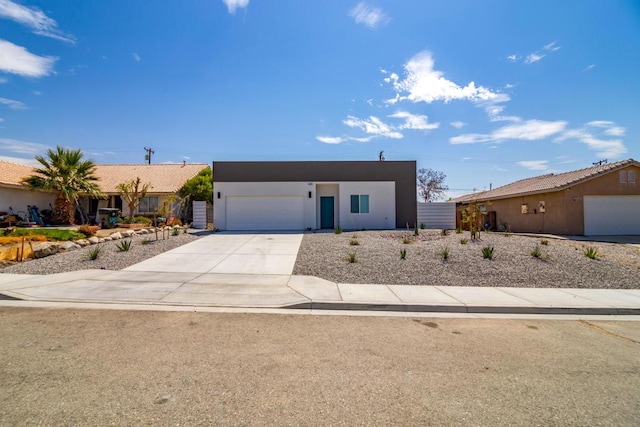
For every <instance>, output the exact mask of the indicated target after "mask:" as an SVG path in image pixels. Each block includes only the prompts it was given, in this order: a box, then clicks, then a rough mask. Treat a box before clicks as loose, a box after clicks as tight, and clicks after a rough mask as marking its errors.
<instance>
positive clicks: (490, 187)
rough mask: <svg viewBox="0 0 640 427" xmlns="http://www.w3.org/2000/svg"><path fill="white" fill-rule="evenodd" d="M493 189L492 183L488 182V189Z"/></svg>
mask: <svg viewBox="0 0 640 427" xmlns="http://www.w3.org/2000/svg"><path fill="white" fill-rule="evenodd" d="M492 189H493V184H492V183H489V191H491V190H492Z"/></svg>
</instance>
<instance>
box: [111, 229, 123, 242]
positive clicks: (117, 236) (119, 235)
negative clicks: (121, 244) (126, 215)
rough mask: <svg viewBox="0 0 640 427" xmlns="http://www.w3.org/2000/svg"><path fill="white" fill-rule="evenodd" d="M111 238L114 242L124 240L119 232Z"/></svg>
mask: <svg viewBox="0 0 640 427" xmlns="http://www.w3.org/2000/svg"><path fill="white" fill-rule="evenodd" d="M110 237H111V239H112V240H120V239H122V234H121V233H120V232H119V231H116V232H115V233H113V234H111V236H110Z"/></svg>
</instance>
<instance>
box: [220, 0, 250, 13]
mask: <svg viewBox="0 0 640 427" xmlns="http://www.w3.org/2000/svg"><path fill="white" fill-rule="evenodd" d="M222 1H223V2H224V4H226V5H227V10H228V11H229V13H230V14H232V15H234V14H235V13H236V10H238V9H244V8H246V7H247V6H249V0H222Z"/></svg>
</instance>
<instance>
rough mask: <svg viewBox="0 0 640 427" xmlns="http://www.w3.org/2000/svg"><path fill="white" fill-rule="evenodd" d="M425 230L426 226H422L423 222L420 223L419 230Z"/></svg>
mask: <svg viewBox="0 0 640 427" xmlns="http://www.w3.org/2000/svg"><path fill="white" fill-rule="evenodd" d="M425 228H427V226H426V225H424V222H422V223H420V229H421V230H424V229H425Z"/></svg>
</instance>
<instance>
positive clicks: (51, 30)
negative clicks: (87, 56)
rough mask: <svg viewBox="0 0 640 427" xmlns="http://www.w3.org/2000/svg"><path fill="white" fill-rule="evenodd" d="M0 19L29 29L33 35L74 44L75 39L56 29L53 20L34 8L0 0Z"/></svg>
mask: <svg viewBox="0 0 640 427" xmlns="http://www.w3.org/2000/svg"><path fill="white" fill-rule="evenodd" d="M0 17H1V18H5V19H9V20H12V21H14V22H17V23H19V24H21V25H24V26H26V27H28V28H30V29H31V31H33V32H34V33H35V34H38V35H41V36H45V37H50V38H52V39H56V40H61V41H63V42H67V43H72V44H73V43H75V38H74V37H73V36H72V35H70V34H65V33H63V32H62V31H60V29H59V28H58V24H57V22H56V21H55V20H53V19H51V18H49V17H48V16H47V15H45V14H44V12H43V11H42V10H40V9H38V8H36V7H27V6H23V5H21V4H17V3H14V2H12V1H10V0H0Z"/></svg>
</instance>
